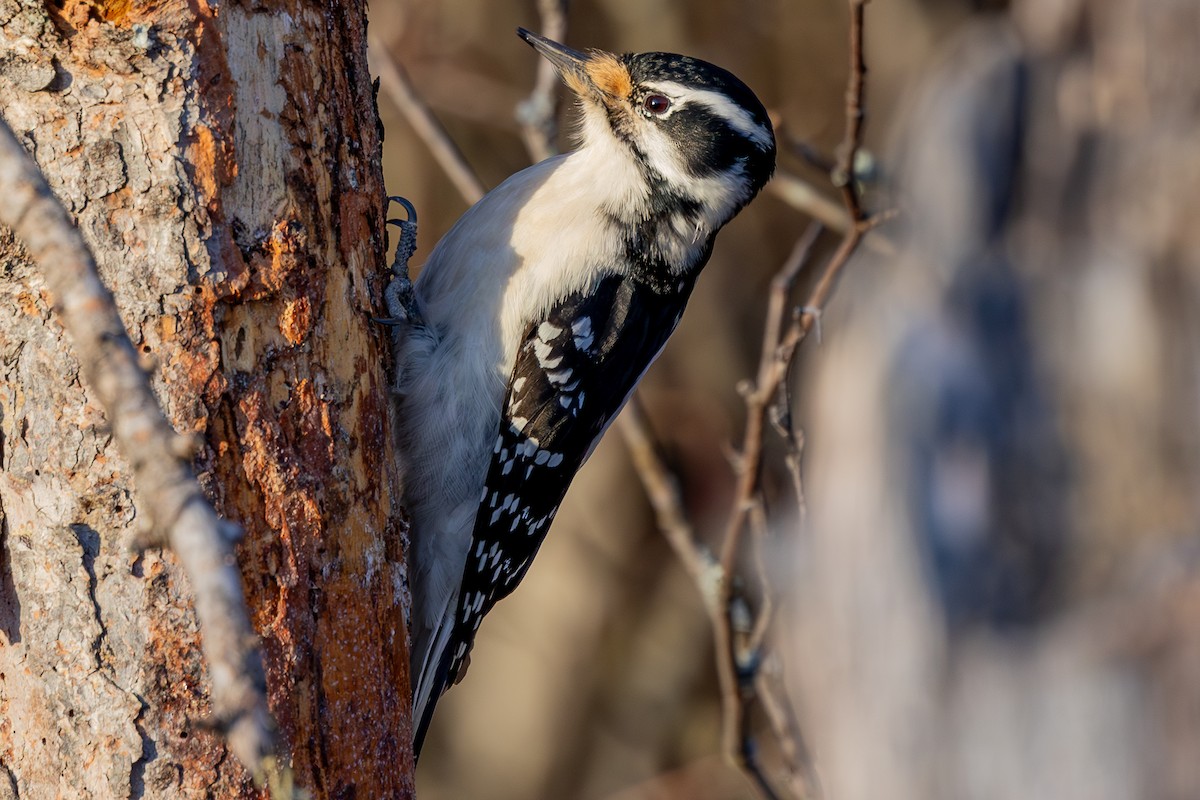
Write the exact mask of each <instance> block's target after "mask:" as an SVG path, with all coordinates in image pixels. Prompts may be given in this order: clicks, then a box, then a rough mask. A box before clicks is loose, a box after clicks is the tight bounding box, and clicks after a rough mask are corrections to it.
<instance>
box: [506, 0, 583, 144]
mask: <svg viewBox="0 0 1200 800" xmlns="http://www.w3.org/2000/svg"><path fill="white" fill-rule="evenodd" d="M537 5H538V14H539V16H540V17H541V34H542V36H545V37H546V38H547V39H553V40H554V41H556V42H561V41H563V39H565V38H566V36H567V7H568V6H569V5H570V3H569V2H568V0H538V4H537ZM558 83H559V80H558V73H557V72H555V70H554V65H553V64H551V63H550V61H549V60H547V59H544V58H539V59H538V68H537V78H536V80H535V81H534V84H533V91H532V92H531V93H530V95H529V97H527V98H525V99H524V100H522V101H521V104H520V105H518V106H517V121H518V122H520V123H521V138H522V139H524V140H525V149H526V150H528V151H529V155H530V156H531V157H532V158H533V160H534V162H535V163H536V162H538V161H544V160H546V159H547V158H549V157H550V156H552V155H554V154H555V153H557V152H558V148H557V147H556V146H555V144H554V140H555V138H557V136H558V100H557V98H558Z"/></svg>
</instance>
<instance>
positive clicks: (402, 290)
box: [375, 197, 422, 326]
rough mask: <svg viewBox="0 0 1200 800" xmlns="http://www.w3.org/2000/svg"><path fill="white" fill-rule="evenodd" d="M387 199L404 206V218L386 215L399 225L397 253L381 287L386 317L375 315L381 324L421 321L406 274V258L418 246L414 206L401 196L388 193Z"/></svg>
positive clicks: (419, 322)
mask: <svg viewBox="0 0 1200 800" xmlns="http://www.w3.org/2000/svg"><path fill="white" fill-rule="evenodd" d="M388 200H389V201H391V202H395V203H399V204H400V205H401V206H403V207H404V211H405V212H406V215H407V217H408V218H407V219H389V220H388V221H387V224H388V225H395V226H396V227H397V228H399V229H400V241H398V242H396V254H395V256H394V257H393V258H392V280H391V282H390V283H389V284H388V285H387V288H386V289H384V290H383V302H384V305H385V306H386V307H387V312H388V316H387V317H383V318H381V317H376V318H375V321H376V322H378V323H380V324H381V325H392V326H399V325H413V324H418V325H419V324H422V319H421V311H420V309H419V308H418V306H417V295H416V293H415V292H414V291H413V284H412V280H411V279H410V278H409V277H408V260H409V259H410V258H412V254H413V252H414V251H415V250H416V249H417V210H416V208H414V207H413V204H412V203H410V202H409V201H408V200H406V199H404V198H403V197H389V198H388Z"/></svg>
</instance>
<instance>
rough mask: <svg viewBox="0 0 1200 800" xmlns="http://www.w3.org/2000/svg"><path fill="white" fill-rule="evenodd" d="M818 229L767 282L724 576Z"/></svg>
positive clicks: (741, 525)
mask: <svg viewBox="0 0 1200 800" xmlns="http://www.w3.org/2000/svg"><path fill="white" fill-rule="evenodd" d="M821 230H822V226H821V223H819V222H812V223H810V224H809V226H808V229H807V230H806V231H805V232H804V234H803V235H802V236H801V237H800V238H799V239H798V240H797V241H796V245H795V247H793V248H792V253H791V255H790V256H789V257H788V260H787V261H786V262H785V263H784V265H783V267H782V268H780V270H779V272H778V273H776V275H775V277H774V279H772V281H771V296H770V299H769V300H768V302H767V319H766V322H765V323H764V325H763V344H762V352H761V354H760V356H759V366H758V378H757V380H756V382H755V384H754V387H753V389H752V390H751V391H749V392H747V393H746V406H747V418H746V432H745V434H744V435H743V436H742V451H741V453H740V455H739V459H738V462H739V464H740V465H741V468H740V470H739V475H738V483H737V488H736V490H735V495H734V496H735V498H736V499H735V502H734V507H733V511H732V513H731V516H730V520H729V524H728V526H727V527H726V530H725V539H724V541H723V542H722V545H721V567H722V568H723V569H724V570H726V572H727V573H728V574H731V573H732V570H733V568H734V559H735V558H736V557H737V552H738V545H739V542H740V539H741V535H742V531H743V530H744V529H745V523H746V517H747V514H748V513H749V511H750V509H751V508H753V504H754V496H755V494H756V489H757V486H758V483H759V478H760V470H761V466H762V464H761V462H762V444H763V432H764V427H765V423H766V412H767V406H768V404H769V403H770V401H771V398H772V397H774V396H775V392H776V390H777V389H778V387H779V384H780V382H781V381H782V380H783V378H784V376H785V375H786V363H783V362H781V361H780V360H779V341H780V336H781V331H782V330H783V320H784V315H785V314H786V312H787V305H788V298H789V297H790V295H791V290H792V287H793V286H794V285H795V283H796V277H797V276H798V275H799V273H800V269H801V268H802V267H803V266H804V265H805V264H806V263H807V262H808V259H809V255H810V254H811V252H812V248H813V246H814V245H815V244H816V241H817V237H818V236H820V235H821Z"/></svg>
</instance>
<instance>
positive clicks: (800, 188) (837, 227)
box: [767, 172, 898, 257]
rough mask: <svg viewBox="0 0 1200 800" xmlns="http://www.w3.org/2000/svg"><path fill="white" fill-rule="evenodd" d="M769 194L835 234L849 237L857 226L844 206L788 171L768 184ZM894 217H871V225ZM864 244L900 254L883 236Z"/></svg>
mask: <svg viewBox="0 0 1200 800" xmlns="http://www.w3.org/2000/svg"><path fill="white" fill-rule="evenodd" d="M831 174H832V173H831ZM767 191H768V192H770V193H771V194H772V195H774V196H775V197H777V198H779V199H780V200H782V201H783V202H785V203H787V204H788V205H789V206H791V207H792V208H794V209H796V210H797V211H799V212H801V213H803V214H807V215H808V216H810V217H812V218H813V219H815V220H819V221H820V222H822V223H824V224H825V227H827V228H829V229H830V230H831V231H835V232H836V233H841V234H845V233H848V232H849V231H850V229H851V228H852V227H853V226H852V225H851V223H850V215H849V214H848V213H846V207H845V205H844V204H841V203H837V202H835V201H833V200H830V199H829V198H828V197H826V196H825V195H823V194H822V193H821V192H820V190H818V189H817V187H815V186H813V185H812V184H811V183H809V182H808V181H806V180H804V179H803V178H798V177H796V176H795V175H791V174H789V173H786V172H776V173H775V177H774V178H772V179H771V182H770V183H768V184H767ZM894 216H895V212H894V211H888V212H880V213H876V214H873V215H872V216H871V218H870V219H871V226H872V227H874V226H876V225H878V224H880V223H882V222H885V221H887V220H889V219H891V218H892V217H894ZM864 244H865V245H866V246H867V247H869V248H870V249H871V250H872V252H875V253H878V254H879V255H881V256H887V257H890V256H894V255H896V253H897V252H898V250H897V248H896V244H895V242H893V241H892V240H891V239H889V238H887V237H886V236H884V235H882V234H876V235H875V236H872V237H870V238H869V239H867V240H866V241H865V242H864Z"/></svg>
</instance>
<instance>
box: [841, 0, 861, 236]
mask: <svg viewBox="0 0 1200 800" xmlns="http://www.w3.org/2000/svg"><path fill="white" fill-rule="evenodd" d="M867 2H868V0H850V78H849V80H848V81H847V82H846V130H845V133H844V134H843V136H842V143H841V144H840V145H838V151H837V167H836V168H835V169H834V171H833V183H834V185H835V186H837V187H838V188H839V189H841V190H842V200H843V201H844V202H845V204H846V210H847V211H848V212H850V218H851V220H853V221H854V222H855V223H858V222H861V221H862V220H863V218H864V217H866V212H865V211H864V210H863V207H862V198H861V197H860V196H859V193H858V182H857V181H856V180H855V176H854V162H855V159H856V158H857V156H858V151H859V150H860V149H861V148H862V134H863V123H864V122H865V121H866V112H865V110H864V108H865V107H864V105H863V100H864V99H865V97H866V86H867V62H866V60H865V58H864V56H863V16H864V11H865V7H866V4H867Z"/></svg>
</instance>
